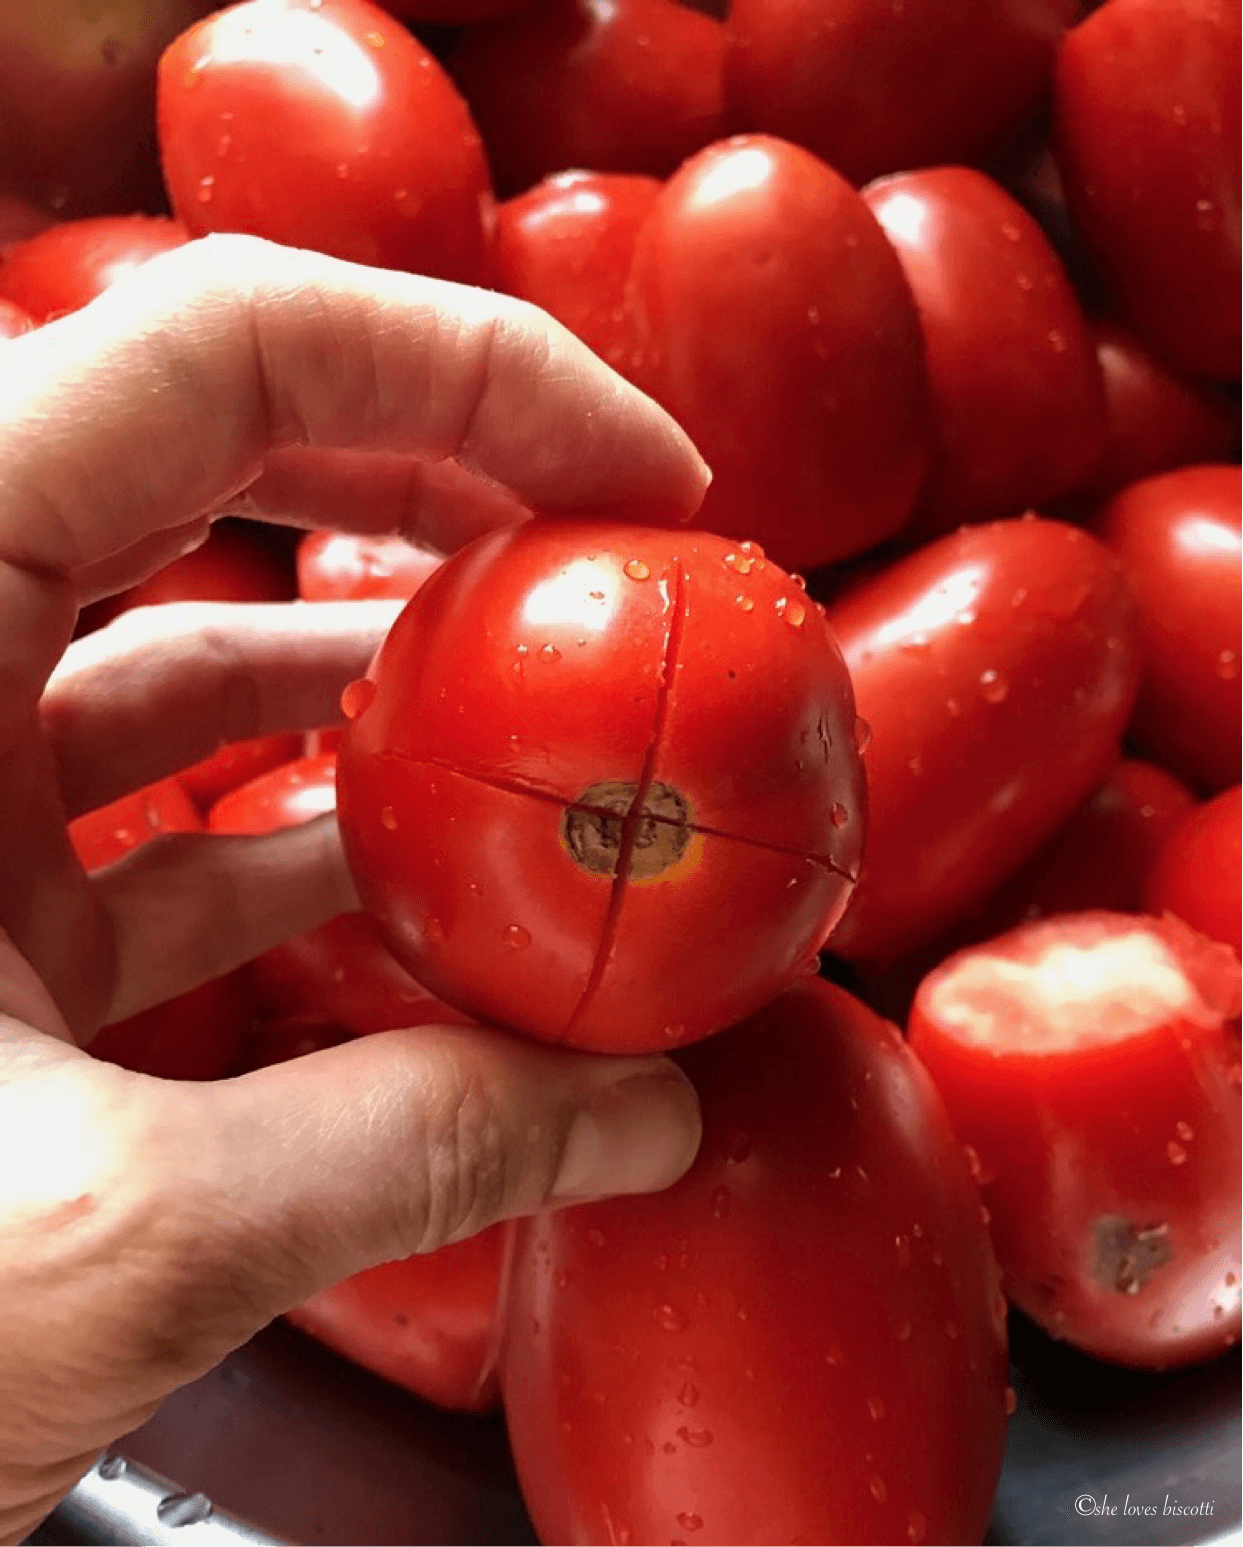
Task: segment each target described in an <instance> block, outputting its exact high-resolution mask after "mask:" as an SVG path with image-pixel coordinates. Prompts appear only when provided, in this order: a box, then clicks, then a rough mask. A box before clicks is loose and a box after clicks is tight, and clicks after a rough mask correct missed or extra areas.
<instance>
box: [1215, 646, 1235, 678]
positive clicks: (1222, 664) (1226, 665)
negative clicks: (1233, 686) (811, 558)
mask: <svg viewBox="0 0 1243 1547" xmlns="http://www.w3.org/2000/svg"><path fill="white" fill-rule="evenodd" d="M1217 675H1218V676H1219V677H1220V678H1221V680H1222V681H1223V682H1233V681H1234V679H1235V678H1236V677H1237V676H1238V675H1239V652H1238V651H1237V650H1223V651H1222V652H1221V654H1220V655H1219V656H1218V657H1217Z"/></svg>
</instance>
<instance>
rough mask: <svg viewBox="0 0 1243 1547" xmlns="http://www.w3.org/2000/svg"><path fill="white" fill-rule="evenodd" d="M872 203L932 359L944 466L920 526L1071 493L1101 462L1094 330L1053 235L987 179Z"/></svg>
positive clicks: (960, 176)
mask: <svg viewBox="0 0 1243 1547" xmlns="http://www.w3.org/2000/svg"><path fill="white" fill-rule="evenodd" d="M863 198H864V200H865V202H866V203H867V206H868V208H869V209H870V210H871V212H872V214H873V215H875V217H876V219H877V220H878V221H879V222H880V224H881V226H882V228H883V229H884V232H885V235H886V236H887V237H888V238H889V240H890V241H891V242H892V243H893V246H894V250H895V251H896V252H897V255H898V257H899V259H900V260H901V263H902V267H903V270H904V271H905V273H906V277H907V280H908V282H909V284H910V287H911V291H912V293H913V295H914V297H915V305H916V306H917V307H918V309H919V320H920V325H921V327H922V329H923V336H924V344H925V347H926V349H927V359H928V380H929V383H930V386H931V390H932V418H933V436H932V461H931V467H930V470H929V476H928V482H927V485H926V486H925V488H924V490H923V493H922V495H921V497H920V503H919V514H918V517H917V522H918V524H919V525H920V527H921V528H922V529H923V530H925V531H928V532H934V533H939V532H944V531H949V530H950V529H951V528H953V527H955V526H958V525H960V524H961V523H962V522H964V521H980V520H988V519H991V518H994V517H998V516H1013V515H1017V514H1018V513H1019V512H1020V511H1022V510H1025V509H1029V508H1033V507H1036V506H1039V505H1043V504H1044V503H1046V501H1048V500H1051V499H1054V498H1056V497H1057V496H1058V495H1062V494H1067V493H1069V492H1070V491H1071V490H1073V489H1075V488H1076V487H1077V486H1078V485H1079V484H1081V483H1082V482H1083V481H1084V480H1085V479H1086V478H1087V477H1088V476H1089V475H1090V474H1091V473H1092V472H1093V470H1094V468H1095V466H1096V464H1097V462H1098V461H1099V459H1100V456H1101V453H1102V449H1103V446H1104V435H1105V400H1104V394H1103V391H1102V388H1101V377H1100V370H1099V368H1098V367H1097V363H1096V356H1095V353H1094V352H1093V349H1092V340H1091V336H1090V335H1089V333H1088V326H1087V321H1086V319H1085V318H1084V316H1083V312H1082V310H1081V309H1080V306H1079V302H1078V299H1077V298H1076V296H1075V292H1074V290H1073V289H1072V287H1071V284H1070V281H1069V280H1068V279H1067V277H1066V273H1065V270H1064V269H1063V268H1062V265H1061V261H1060V259H1059V258H1058V256H1057V253H1056V252H1055V251H1054V250H1053V247H1052V246H1051V245H1050V243H1049V241H1048V239H1047V238H1046V237H1045V234H1044V232H1043V231H1042V230H1041V229H1040V227H1039V226H1038V225H1037V224H1036V222H1035V221H1034V220H1033V219H1032V217H1031V216H1030V215H1029V214H1028V213H1027V211H1026V210H1024V209H1023V208H1022V207H1021V206H1020V205H1019V204H1018V203H1017V202H1016V201H1015V200H1014V199H1012V198H1011V197H1010V196H1009V194H1007V193H1006V192H1005V191H1004V190H1003V189H1002V188H1000V187H998V185H997V184H996V183H994V182H993V181H992V180H991V179H990V178H988V177H985V175H984V174H983V173H982V172H973V171H971V170H969V169H967V168H964V167H942V168H938V169H936V170H934V171H930V172H911V173H907V174H905V175H903V176H899V177H888V178H885V179H883V180H882V181H881V182H878V183H873V184H872V185H871V186H870V187H869V188H866V189H865V190H864V193H863Z"/></svg>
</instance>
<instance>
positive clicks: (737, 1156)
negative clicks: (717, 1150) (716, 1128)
mask: <svg viewBox="0 0 1243 1547" xmlns="http://www.w3.org/2000/svg"><path fill="white" fill-rule="evenodd" d="M724 1147H725V1158H726V1160H728V1161H729V1162H730V1163H731V1164H732V1165H735V1166H740V1165H741V1164H742V1162H743V1161H744V1160H745V1159H746V1158H747V1156H748V1155H749V1154H750V1153H751V1135H750V1134H749V1133H744V1132H743V1130H742V1129H741V1128H731V1129H730V1130H729V1132H728V1133H727V1134H726V1135H725V1142H724Z"/></svg>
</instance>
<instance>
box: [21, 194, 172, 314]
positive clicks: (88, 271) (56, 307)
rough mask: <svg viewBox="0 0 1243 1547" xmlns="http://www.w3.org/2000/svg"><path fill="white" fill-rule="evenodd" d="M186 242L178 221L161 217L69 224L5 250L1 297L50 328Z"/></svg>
mask: <svg viewBox="0 0 1243 1547" xmlns="http://www.w3.org/2000/svg"><path fill="white" fill-rule="evenodd" d="M188 240H189V233H188V232H187V231H186V228H185V227H184V226H183V225H182V224H181V222H180V221H177V220H168V219H166V218H165V217H164V216H162V215H100V216H98V217H96V218H95V219H94V220H67V221H65V222H64V224H63V225H57V226H49V227H48V229H47V230H46V231H41V232H39V234H38V235H37V236H32V237H29V238H28V239H27V240H26V241H24V242H19V243H18V244H17V245H16V246H15V247H10V248H9V250H8V251H7V252H6V253H5V255H4V259H3V261H0V297H2V298H3V299H5V300H7V301H11V302H13V303H14V304H15V305H17V306H20V307H22V309H23V310H24V311H27V312H29V313H30V315H31V316H32V317H33V318H34V319H35V321H36V322H51V321H52V320H53V319H54V318H56V317H62V316H64V314H65V313H66V312H72V311H77V309H78V307H79V306H85V305H86V303H87V302H88V301H93V300H94V299H95V297H96V296H97V295H99V294H100V293H101V291H104V290H106V289H107V288H108V286H109V285H113V284H115V283H116V282H117V280H118V279H122V278H124V276H125V275H126V274H129V273H131V272H132V271H133V270H134V269H136V268H137V267H138V266H139V264H141V263H146V262H147V260H148V259H149V258H154V257H156V256H157V254H159V253H162V252H169V251H171V250H172V249H173V248H174V247H180V246H182V245H183V243H185V242H186V241H188Z"/></svg>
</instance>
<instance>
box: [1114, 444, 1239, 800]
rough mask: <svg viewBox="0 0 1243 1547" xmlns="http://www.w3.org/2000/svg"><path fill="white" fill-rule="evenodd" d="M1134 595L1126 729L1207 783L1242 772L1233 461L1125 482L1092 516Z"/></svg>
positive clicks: (1216, 786) (1212, 786)
mask: <svg viewBox="0 0 1243 1547" xmlns="http://www.w3.org/2000/svg"><path fill="white" fill-rule="evenodd" d="M1097 526H1098V529H1099V531H1100V533H1101V536H1102V537H1103V538H1104V539H1105V541H1106V542H1107V543H1108V544H1109V546H1110V547H1111V548H1112V549H1113V550H1114V552H1115V553H1116V554H1117V555H1118V557H1119V558H1120V559H1121V561H1122V566H1123V568H1124V569H1125V570H1126V574H1127V579H1128V580H1129V581H1130V584H1131V589H1132V590H1133V591H1134V593H1135V595H1136V597H1137V598H1138V600H1139V605H1140V610H1141V614H1142V617H1143V631H1144V678H1143V684H1142V686H1141V689H1140V696H1139V702H1138V704H1137V705H1136V708H1135V720H1134V723H1133V725H1132V727H1131V729H1132V733H1133V735H1134V736H1135V738H1136V740H1137V741H1138V742H1139V743H1140V745H1141V746H1143V747H1146V748H1147V749H1148V751H1149V752H1151V753H1152V755H1153V756H1154V757H1155V758H1156V759H1157V760H1158V761H1159V762H1161V763H1164V764H1165V765H1166V766H1167V767H1168V768H1172V769H1173V770H1174V771H1175V772H1176V773H1179V774H1181V775H1182V777H1183V778H1185V779H1189V780H1190V781H1191V782H1192V783H1194V784H1198V785H1200V786H1201V787H1202V788H1204V789H1207V790H1209V791H1215V790H1220V789H1224V788H1225V787H1226V786H1227V785H1230V784H1237V783H1238V780H1239V730H1240V683H1239V658H1240V654H1241V653H1243V625H1241V624H1240V604H1241V602H1243V575H1241V573H1240V563H1241V561H1243V526H1241V522H1240V474H1239V469H1238V468H1237V467H1188V468H1183V469H1181V470H1180V471H1178V472H1174V473H1163V474H1162V475H1161V476H1159V477H1156V478H1146V479H1144V480H1143V481H1142V482H1140V483H1137V484H1132V485H1131V487H1130V488H1129V489H1124V490H1123V491H1122V492H1121V493H1120V494H1118V495H1116V496H1115V497H1114V499H1112V500H1111V501H1110V502H1109V504H1108V505H1106V506H1105V508H1104V510H1103V511H1101V513H1100V516H1099V518H1098V521H1097Z"/></svg>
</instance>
